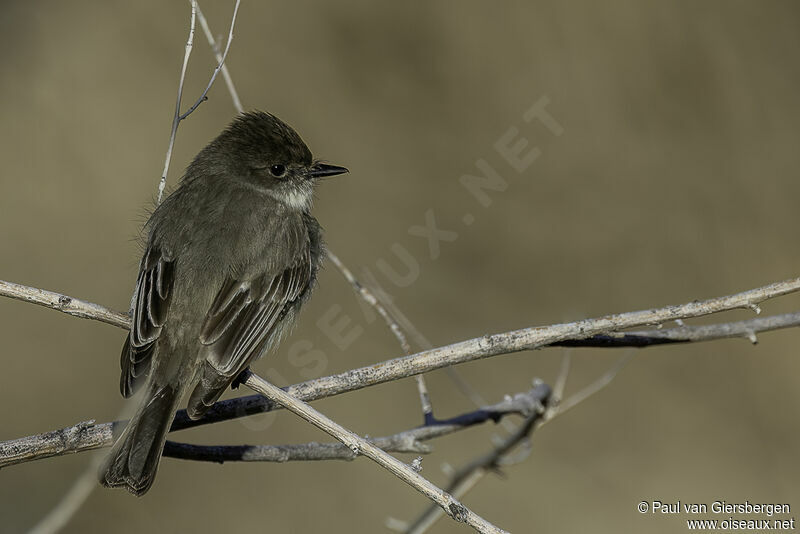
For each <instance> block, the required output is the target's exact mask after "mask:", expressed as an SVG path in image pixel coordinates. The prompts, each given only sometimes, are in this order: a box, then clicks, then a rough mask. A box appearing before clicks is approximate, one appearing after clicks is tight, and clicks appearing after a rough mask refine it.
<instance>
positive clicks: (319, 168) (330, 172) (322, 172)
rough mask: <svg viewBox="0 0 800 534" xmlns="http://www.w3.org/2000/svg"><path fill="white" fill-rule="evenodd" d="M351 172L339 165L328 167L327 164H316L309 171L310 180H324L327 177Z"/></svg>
mask: <svg viewBox="0 0 800 534" xmlns="http://www.w3.org/2000/svg"><path fill="white" fill-rule="evenodd" d="M346 172H350V171H348V170H347V169H345V168H344V167H339V166H338V165H328V164H327V163H315V164H314V165H312V166H311V168H310V169H309V171H308V176H309V178H324V177H325V176H336V175H337V174H344V173H346Z"/></svg>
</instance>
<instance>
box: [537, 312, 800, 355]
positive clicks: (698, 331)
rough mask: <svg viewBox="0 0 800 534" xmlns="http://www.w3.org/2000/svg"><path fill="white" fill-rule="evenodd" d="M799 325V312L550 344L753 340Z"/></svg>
mask: <svg viewBox="0 0 800 534" xmlns="http://www.w3.org/2000/svg"><path fill="white" fill-rule="evenodd" d="M798 325H800V312H795V313H786V314H783V315H773V316H772V317H757V318H755V319H748V320H746V321H737V322H733V323H723V324H711V325H703V326H686V325H683V326H680V327H677V328H665V329H663V330H643V331H637V332H619V333H609V334H602V335H596V336H592V337H591V338H587V339H576V340H565V341H559V342H558V343H553V344H552V345H551V346H553V347H600V348H606V347H607V348H617V347H649V346H651V345H667V344H671V343H690V342H698V341H713V340H715V339H724V338H731V337H743V338H746V339H748V340H749V341H751V342H752V343H756V339H755V334H756V333H758V332H768V331H770V330H778V329H781V328H789V327H793V326H798Z"/></svg>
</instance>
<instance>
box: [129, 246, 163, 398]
mask: <svg viewBox="0 0 800 534" xmlns="http://www.w3.org/2000/svg"><path fill="white" fill-rule="evenodd" d="M174 282H175V265H174V262H172V261H170V260H168V259H167V258H165V257H164V256H163V254H162V253H161V251H160V250H159V249H157V248H154V247H151V248H149V249H148V250H147V251H146V252H145V255H144V258H143V259H142V263H141V265H140V267H139V276H138V278H137V279H136V291H135V292H134V298H133V302H132V307H131V311H132V318H131V331H130V334H129V335H128V338H127V339H126V340H125V344H124V345H123V347H122V353H121V354H120V368H121V371H122V373H121V375H120V381H119V383H120V392H121V393H122V395H123V396H124V397H130V396H131V395H133V393H134V392H135V391H136V389H137V388H138V387H139V386H140V385H141V383H142V382H143V380H142V379H143V378H144V377H145V376H146V375H147V371H148V370H149V368H150V358H151V356H152V355H153V349H154V345H155V341H156V340H157V339H158V336H159V334H161V329H162V328H163V326H164V325H165V324H166V321H167V315H168V312H169V304H170V300H171V297H172V286H173V284H174Z"/></svg>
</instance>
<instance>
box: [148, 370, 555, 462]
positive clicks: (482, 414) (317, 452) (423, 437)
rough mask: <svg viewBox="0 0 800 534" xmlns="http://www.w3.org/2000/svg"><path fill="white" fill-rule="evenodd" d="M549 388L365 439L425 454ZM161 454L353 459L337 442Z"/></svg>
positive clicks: (190, 448) (522, 407) (538, 398)
mask: <svg viewBox="0 0 800 534" xmlns="http://www.w3.org/2000/svg"><path fill="white" fill-rule="evenodd" d="M549 397H550V388H549V387H548V386H547V385H546V384H544V383H537V384H536V385H534V387H533V388H532V389H531V390H530V391H527V392H525V393H517V394H516V395H514V396H508V397H507V398H506V399H504V400H503V401H502V402H499V403H497V404H494V405H492V406H486V407H484V408H481V409H479V410H475V411H472V412H468V413H465V414H463V415H459V416H457V417H453V418H450V419H446V420H441V421H436V422H435V423H433V424H426V425H423V426H420V427H417V428H412V429H410V430H405V431H403V432H398V433H397V434H393V435H391V436H386V437H379V438H365V439H367V440H368V441H369V442H370V443H372V444H373V445H375V446H376V447H378V448H380V449H383V450H384V451H386V452H404V453H420V454H426V453H429V452H431V450H432V449H431V447H430V446H429V445H426V444H425V443H423V442H425V441H428V440H432V439H436V438H439V437H442V436H446V435H448V434H452V433H454V432H458V431H460V430H464V429H467V428H470V427H472V426H476V425H479V424H481V423H486V422H488V421H492V422H495V423H497V422H499V421H500V420H501V419H502V418H503V417H505V416H507V415H512V414H513V415H521V416H524V417H528V416H530V415H531V414H532V413H535V412H536V411H537V410H538V408H539V407H540V406H542V405H546V404H547V401H548V399H549ZM164 456H171V457H173V458H180V459H183V460H196V461H204V462H217V463H223V462H230V461H237V462H292V461H317V460H353V459H355V458H356V454H354V453H353V451H352V450H350V449H349V448H347V447H345V446H344V445H343V444H341V443H315V442H312V443H301V444H298V445H221V446H214V445H190V444H187V443H176V442H171V441H168V442H167V446H166V448H165V449H164Z"/></svg>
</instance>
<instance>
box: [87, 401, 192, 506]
mask: <svg viewBox="0 0 800 534" xmlns="http://www.w3.org/2000/svg"><path fill="white" fill-rule="evenodd" d="M147 393H148V395H147V397H146V400H145V401H144V402H143V404H142V405H141V406H140V407H139V409H138V411H137V412H136V415H134V416H133V418H131V420H130V422H129V423H128V426H127V427H125V431H124V432H123V433H122V435H121V436H120V437H119V439H117V441H116V443H114V446H113V447H112V448H111V453H110V454H109V455H108V457H107V458H106V460H105V462H104V463H103V466H102V467H101V468H100V473H99V475H100V483H101V484H103V485H104V486H106V487H109V488H116V487H120V486H124V487H125V489H127V490H128V491H130V492H131V493H133V494H134V495H137V496H141V495H144V494H145V493H146V492H147V490H149V489H150V486H152V485H153V480H155V477H156V471H157V470H158V462H159V460H160V459H161V452H162V451H163V450H164V442H166V440H167V432H168V431H169V428H170V426H171V425H172V419H173V417H174V415H175V410H176V409H177V408H178V402H179V401H180V399H181V393H182V391H181V388H178V387H174V386H170V385H164V386H160V387H158V386H155V385H151V386H150V390H149V391H148V392H147Z"/></svg>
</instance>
